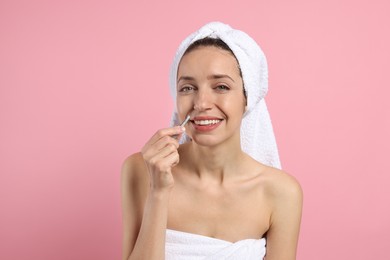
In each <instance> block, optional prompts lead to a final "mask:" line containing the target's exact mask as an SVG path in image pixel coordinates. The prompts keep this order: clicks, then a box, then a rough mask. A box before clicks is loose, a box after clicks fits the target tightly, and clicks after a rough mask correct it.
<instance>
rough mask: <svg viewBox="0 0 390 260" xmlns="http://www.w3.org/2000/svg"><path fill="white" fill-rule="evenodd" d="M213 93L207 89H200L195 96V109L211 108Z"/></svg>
mask: <svg viewBox="0 0 390 260" xmlns="http://www.w3.org/2000/svg"><path fill="white" fill-rule="evenodd" d="M211 106H212V102H211V95H210V93H207V91H203V90H199V91H198V93H197V94H196V96H195V100H194V109H195V110H197V111H205V110H209V109H211Z"/></svg>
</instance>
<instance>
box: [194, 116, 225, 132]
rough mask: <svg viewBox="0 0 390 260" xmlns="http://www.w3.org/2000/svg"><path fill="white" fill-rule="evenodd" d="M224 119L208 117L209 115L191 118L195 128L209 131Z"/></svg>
mask: <svg viewBox="0 0 390 260" xmlns="http://www.w3.org/2000/svg"><path fill="white" fill-rule="evenodd" d="M222 121H223V119H219V118H215V117H214V118H210V117H209V118H207V117H195V118H194V119H193V120H191V123H192V124H193V126H194V128H195V130H197V131H199V132H209V131H212V130H214V129H215V128H217V127H218V126H219V125H220V124H221V122H222Z"/></svg>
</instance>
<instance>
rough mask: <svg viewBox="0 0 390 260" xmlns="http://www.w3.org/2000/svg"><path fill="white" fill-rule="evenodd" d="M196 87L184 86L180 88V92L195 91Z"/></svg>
mask: <svg viewBox="0 0 390 260" xmlns="http://www.w3.org/2000/svg"><path fill="white" fill-rule="evenodd" d="M194 89H195V88H194V87H193V86H184V87H182V88H180V90H179V92H183V93H187V92H190V91H193V90H194Z"/></svg>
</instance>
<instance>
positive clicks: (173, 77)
mask: <svg viewBox="0 0 390 260" xmlns="http://www.w3.org/2000/svg"><path fill="white" fill-rule="evenodd" d="M206 37H211V38H219V39H221V40H222V41H223V42H225V43H226V44H227V45H228V46H229V48H230V49H231V50H232V51H233V53H234V55H235V56H236V59H237V60H238V63H239V66H240V68H241V72H242V77H243V82H244V88H245V91H246V93H247V110H246V112H245V114H244V117H243V119H242V122H241V146H242V150H243V151H244V152H246V153H247V154H249V155H250V156H251V157H252V158H254V159H255V160H257V161H259V162H260V163H263V164H265V165H269V166H272V167H276V168H279V169H280V168H281V165H280V160H279V154H278V149H277V146H276V141H275V136H274V132H273V128H272V124H271V119H270V116H269V113H268V110H267V106H266V103H265V100H264V97H265V95H266V94H267V91H268V67H267V60H266V58H265V55H264V53H263V51H262V50H261V49H260V47H259V45H257V43H256V42H255V41H254V40H253V39H252V38H251V37H250V36H249V35H247V34H246V33H245V32H242V31H239V30H235V29H233V28H231V27H230V26H229V25H226V24H223V23H220V22H211V23H208V24H206V25H205V26H203V27H202V28H200V29H199V30H198V31H196V32H194V33H192V34H191V35H190V36H188V37H187V38H186V39H185V40H184V41H183V42H182V43H181V44H180V46H179V48H178V50H177V52H176V55H175V57H174V60H173V64H172V66H171V73H170V89H171V94H172V97H173V99H174V100H175V101H176V91H177V90H176V83H177V82H176V81H177V70H178V65H179V63H180V60H181V58H182V56H183V54H184V52H185V51H186V49H187V48H188V47H189V46H190V45H191V44H192V43H193V42H195V41H197V40H199V39H203V38H206ZM178 124H180V122H179V118H178V114H177V108H176V105H175V111H174V112H173V114H172V120H171V126H173V125H178ZM189 140H190V139H189V138H188V136H186V135H183V138H182V139H181V140H180V143H184V142H186V141H189Z"/></svg>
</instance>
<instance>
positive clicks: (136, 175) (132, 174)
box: [121, 153, 149, 193]
mask: <svg viewBox="0 0 390 260" xmlns="http://www.w3.org/2000/svg"><path fill="white" fill-rule="evenodd" d="M121 175H122V176H121V182H122V188H123V189H124V190H130V191H131V192H132V193H139V192H145V191H144V190H145V188H146V187H147V186H148V185H147V183H148V181H149V175H148V174H147V168H146V165H145V162H144V159H143V158H142V154H141V153H135V154H132V155H130V156H129V157H127V158H126V159H125V160H124V162H123V164H122V173H121Z"/></svg>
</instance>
